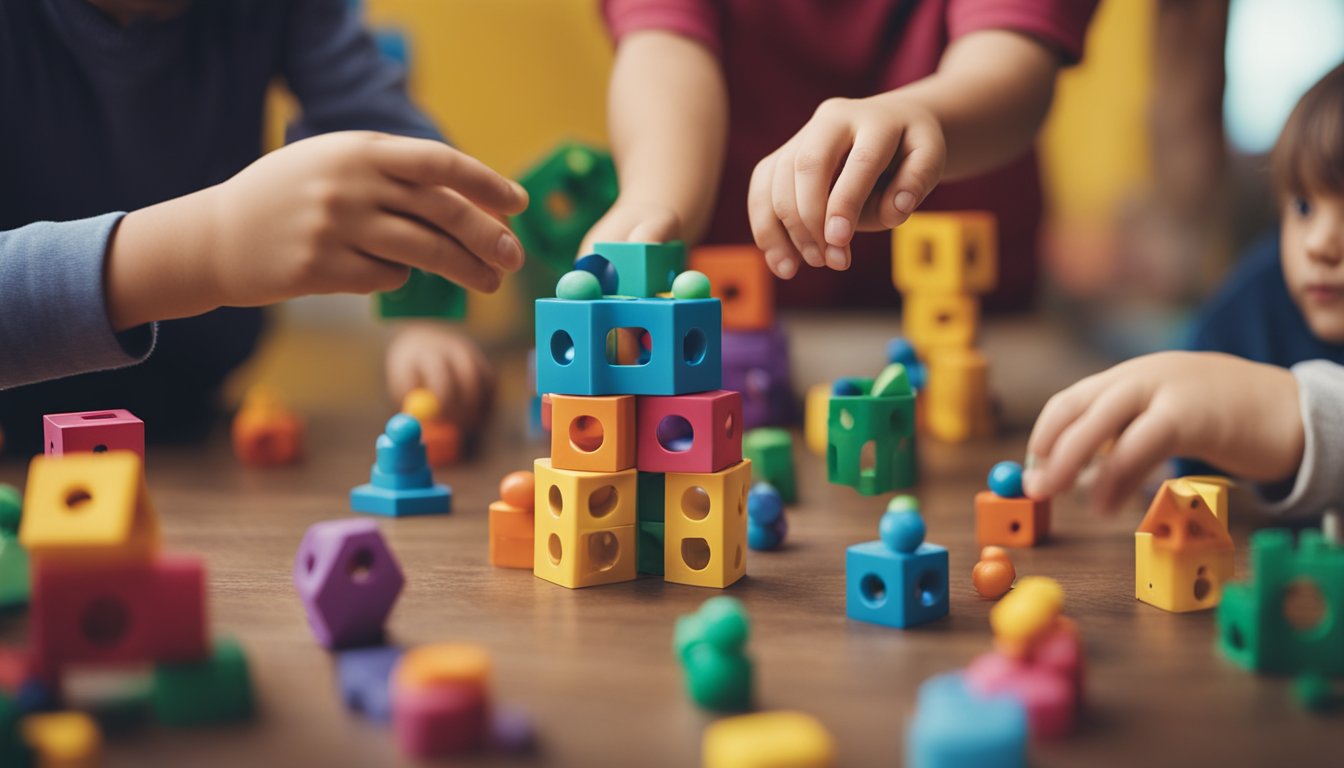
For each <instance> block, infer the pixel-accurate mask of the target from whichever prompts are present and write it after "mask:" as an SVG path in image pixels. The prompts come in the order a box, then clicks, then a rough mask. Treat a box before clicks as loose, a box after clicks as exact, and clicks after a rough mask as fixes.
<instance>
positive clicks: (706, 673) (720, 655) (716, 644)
mask: <svg viewBox="0 0 1344 768" xmlns="http://www.w3.org/2000/svg"><path fill="white" fill-rule="evenodd" d="M750 635H751V622H750V621H749V620H748V618H747V611H746V609H745V608H743V607H742V603H741V602H739V601H737V600H734V599H733V598H731V597H713V598H710V599H709V600H706V601H705V602H704V604H702V605H701V606H700V610H698V611H696V612H695V613H689V614H686V615H685V616H681V617H678V619H677V624H676V629H675V631H674V632H673V636H672V650H673V651H674V652H675V653H676V656H677V659H678V660H679V661H680V662H681V665H682V671H683V672H685V674H686V691H687V693H689V694H690V697H691V700H692V701H694V702H695V703H696V704H698V705H700V706H701V707H704V708H705V709H708V710H712V711H715V712H741V711H744V710H746V709H749V708H750V707H751V698H752V695H751V692H752V664H751V658H750V657H748V656H747V653H746V646H747V639H748V637H749V636H750Z"/></svg>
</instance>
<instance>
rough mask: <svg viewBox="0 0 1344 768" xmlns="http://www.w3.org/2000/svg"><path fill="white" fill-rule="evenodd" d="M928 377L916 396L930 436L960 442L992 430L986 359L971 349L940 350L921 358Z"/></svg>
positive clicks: (992, 431) (947, 441) (944, 440)
mask: <svg viewBox="0 0 1344 768" xmlns="http://www.w3.org/2000/svg"><path fill="white" fill-rule="evenodd" d="M925 365H926V366H927V368H928V378H927V381H926V383H925V386H924V391H923V392H920V393H919V399H920V400H922V401H924V425H925V428H926V429H927V430H928V433H929V434H930V435H932V436H933V437H934V438H936V439H938V440H941V441H943V442H946V443H960V442H964V441H966V440H969V439H971V438H974V437H989V436H990V435H992V434H993V433H994V416H993V414H992V413H991V411H990V405H989V361H988V360H986V359H985V356H984V355H982V354H980V353H979V352H978V351H976V350H974V349H940V350H936V351H935V352H933V353H932V354H930V355H929V356H928V358H927V359H926V360H925Z"/></svg>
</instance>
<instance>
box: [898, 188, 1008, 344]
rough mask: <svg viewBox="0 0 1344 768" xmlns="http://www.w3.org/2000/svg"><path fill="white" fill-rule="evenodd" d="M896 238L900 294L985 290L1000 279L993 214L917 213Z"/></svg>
mask: <svg viewBox="0 0 1344 768" xmlns="http://www.w3.org/2000/svg"><path fill="white" fill-rule="evenodd" d="M891 240H892V243H891V244H892V257H891V280H892V282H893V283H894V284H895V285H896V289H897V290H899V291H900V292H901V293H928V292H932V293H974V294H983V293H989V292H990V291H992V290H994V285H995V283H996V282H997V281H998V270H999V255H998V227H997V225H996V223H995V220H994V214H992V213H988V212H984V211H963V212H958V213H916V214H915V215H913V216H911V217H910V218H909V220H907V221H906V222H905V223H904V224H902V225H901V226H899V227H897V228H896V229H895V230H893V231H892V235H891ZM916 348H918V347H916Z"/></svg>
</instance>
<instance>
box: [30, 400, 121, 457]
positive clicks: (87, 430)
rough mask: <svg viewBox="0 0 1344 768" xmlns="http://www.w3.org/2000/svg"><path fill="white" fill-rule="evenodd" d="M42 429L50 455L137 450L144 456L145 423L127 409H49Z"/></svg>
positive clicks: (47, 451) (43, 420)
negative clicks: (73, 411)
mask: <svg viewBox="0 0 1344 768" xmlns="http://www.w3.org/2000/svg"><path fill="white" fill-rule="evenodd" d="M42 432H43V435H44V437H45V440H46V442H45V446H46V454H47V455H48V456H64V455H66V454H68V453H85V452H87V453H104V452H107V451H134V452H135V453H136V454H138V455H139V456H140V459H141V460H142V461H143V460H144V458H145V423H144V422H143V421H141V420H140V419H137V418H136V417H135V414H133V413H131V412H130V411H127V410H125V409H120V408H118V409H115V410H110V411H84V412H82V413H49V414H47V415H46V416H43V417H42Z"/></svg>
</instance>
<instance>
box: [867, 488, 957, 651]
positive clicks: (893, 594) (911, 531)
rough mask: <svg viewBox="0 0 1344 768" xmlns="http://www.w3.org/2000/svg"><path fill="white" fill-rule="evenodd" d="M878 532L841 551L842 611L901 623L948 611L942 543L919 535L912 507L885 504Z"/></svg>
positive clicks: (918, 521)
mask: <svg viewBox="0 0 1344 768" xmlns="http://www.w3.org/2000/svg"><path fill="white" fill-rule="evenodd" d="M879 531H880V533H881V538H880V539H878V540H877V541H868V542H864V543H862V544H855V545H853V546H851V547H849V549H848V550H846V552H845V613H846V615H848V616H849V618H851V619H857V620H859V621H866V622H870V623H872V624H882V625H884V626H888V627H898V628H901V629H905V628H908V627H914V626H918V625H920V624H926V623H928V622H930V621H933V620H935V619H939V618H942V617H943V616H946V615H947V608H948V592H947V549H945V548H943V547H940V546H938V545H937V544H929V543H928V542H926V541H924V523H923V520H922V519H921V518H920V517H919V513H918V512H917V511H915V510H914V509H899V510H893V509H889V510H888V511H887V512H886V513H884V514H883V516H882V521H881V524H880V526H879Z"/></svg>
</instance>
